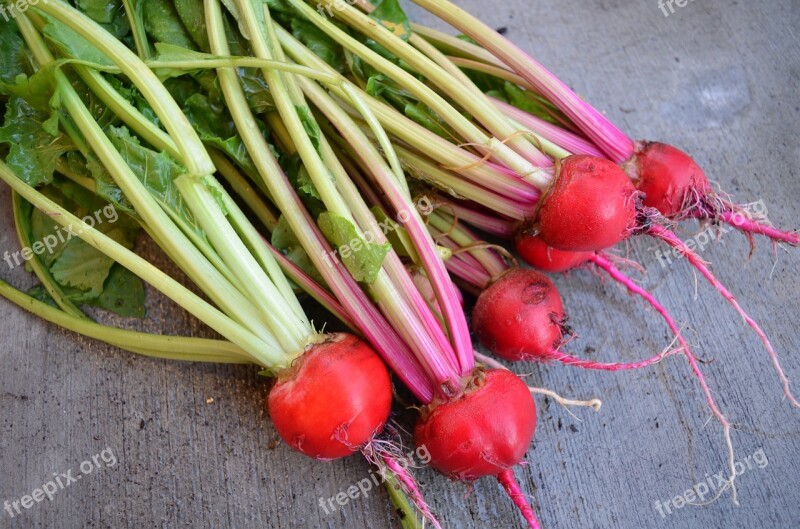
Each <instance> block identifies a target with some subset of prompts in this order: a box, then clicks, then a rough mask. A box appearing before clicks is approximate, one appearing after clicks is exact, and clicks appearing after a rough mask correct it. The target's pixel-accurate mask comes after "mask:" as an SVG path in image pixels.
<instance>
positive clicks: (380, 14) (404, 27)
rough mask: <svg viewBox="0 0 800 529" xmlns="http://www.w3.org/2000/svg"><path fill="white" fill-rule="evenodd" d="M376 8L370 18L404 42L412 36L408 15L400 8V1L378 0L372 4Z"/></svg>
mask: <svg viewBox="0 0 800 529" xmlns="http://www.w3.org/2000/svg"><path fill="white" fill-rule="evenodd" d="M371 3H372V4H373V5H374V6H375V7H376V8H375V10H374V11H372V13H370V15H369V17H370V18H372V19H374V20H377V21H379V22H380V23H381V25H382V26H383V27H385V28H386V29H388V30H389V31H391V32H392V33H394V34H395V35H397V36H398V37H400V38H401V39H403V40H406V41H407V40H408V37H410V36H411V24H410V23H409V20H408V15H407V14H406V12H405V11H403V8H402V7H400V2H398V0H378V1H377V2H374V1H373V2H371Z"/></svg>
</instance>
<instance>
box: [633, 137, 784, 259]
mask: <svg viewBox="0 0 800 529" xmlns="http://www.w3.org/2000/svg"><path fill="white" fill-rule="evenodd" d="M623 167H624V168H625V169H626V170H627V172H628V174H629V175H630V177H631V178H633V179H634V180H635V181H636V186H637V188H638V189H639V191H642V192H643V193H644V194H645V198H644V205H645V206H648V207H652V208H655V209H657V210H658V211H659V212H660V213H661V214H662V215H664V216H665V217H667V218H669V219H675V220H682V219H685V218H698V219H711V220H714V221H718V222H724V223H726V224H730V225H731V226H733V227H734V228H736V229H737V230H740V231H742V232H744V233H745V235H747V236H748V237H750V238H751V246H752V235H753V234H757V235H764V236H766V237H769V238H770V239H772V240H773V241H776V242H782V243H787V244H791V245H793V246H797V245H800V236H798V234H797V233H796V232H794V231H785V230H781V229H779V228H775V227H773V226H772V225H771V224H769V222H765V220H766V219H760V218H753V215H751V214H750V213H749V212H748V211H747V208H746V207H744V206H737V205H736V204H733V203H731V202H729V201H728V200H727V199H725V198H723V197H721V196H720V195H718V194H717V193H716V192H715V191H714V190H713V189H712V188H711V184H710V183H709V182H708V179H707V178H706V175H705V173H704V172H703V170H702V169H701V168H700V166H699V165H697V163H696V162H695V161H694V160H693V159H692V157H691V156H689V155H688V154H686V153H685V152H683V151H681V150H680V149H676V148H675V147H673V146H671V145H666V144H664V143H657V142H640V143H639V144H638V145H637V149H636V153H635V154H634V155H633V157H632V158H631V159H630V160H628V161H627V162H626V163H625V164H623Z"/></svg>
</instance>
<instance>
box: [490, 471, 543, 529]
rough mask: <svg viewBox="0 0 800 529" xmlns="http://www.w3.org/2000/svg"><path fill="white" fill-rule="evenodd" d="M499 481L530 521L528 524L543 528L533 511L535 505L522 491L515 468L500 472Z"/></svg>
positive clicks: (527, 520)
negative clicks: (515, 474) (532, 505)
mask: <svg viewBox="0 0 800 529" xmlns="http://www.w3.org/2000/svg"><path fill="white" fill-rule="evenodd" d="M497 481H498V482H499V483H500V485H502V486H503V489H504V490H505V491H506V494H508V497H509V498H511V501H513V502H514V505H516V506H517V509H519V512H520V513H521V514H522V517H523V518H525V521H526V522H528V526H529V527H530V528H531V529H541V526H540V525H539V520H537V519H536V513H534V512H533V507H531V505H530V503H529V502H528V497H527V496H526V495H525V493H524V492H522V489H521V488H520V487H519V483H517V478H516V477H514V469H512V468H509V469H507V470H504V471H503V472H501V473H500V474H498V475H497Z"/></svg>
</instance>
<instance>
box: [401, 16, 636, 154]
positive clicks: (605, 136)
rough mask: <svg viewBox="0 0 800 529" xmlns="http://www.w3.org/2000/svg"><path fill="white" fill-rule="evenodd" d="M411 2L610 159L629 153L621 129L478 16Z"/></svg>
mask: <svg viewBox="0 0 800 529" xmlns="http://www.w3.org/2000/svg"><path fill="white" fill-rule="evenodd" d="M412 1H413V2H414V3H415V4H418V5H419V6H421V7H422V8H423V9H426V10H427V11H430V12H431V13H433V14H435V15H436V16H438V17H439V18H441V19H442V20H444V21H445V22H447V23H449V24H450V25H452V26H454V27H456V28H458V30H459V31H461V32H463V33H465V34H466V35H468V36H470V37H471V38H472V39H474V40H475V41H476V42H477V43H478V44H480V45H481V46H483V47H484V48H486V49H487V50H488V51H490V52H491V53H493V54H494V55H495V56H496V57H498V58H499V59H500V60H502V61H503V62H504V63H505V64H507V65H508V66H509V67H510V68H511V69H512V70H514V71H515V72H516V73H517V75H520V76H522V77H523V78H524V79H525V80H526V81H528V82H529V83H530V84H532V85H533V86H534V87H536V89H537V90H538V91H539V92H540V93H541V94H542V95H543V96H544V97H545V98H546V99H548V100H549V101H550V102H552V103H553V104H554V105H555V106H556V107H558V109H559V110H561V111H562V112H564V114H566V115H567V117H569V118H570V119H571V120H572V121H573V122H574V123H575V124H576V125H578V127H579V128H580V129H581V131H583V133H584V134H586V136H587V137H588V138H589V139H590V140H591V141H592V142H593V143H595V144H596V145H597V146H599V147H600V148H601V149H602V150H603V151H604V152H605V153H606V154H608V156H609V158H610V159H611V160H613V161H614V162H617V163H622V162H624V161H626V160H628V159H630V158H631V157H632V156H633V154H634V145H633V141H632V140H631V139H630V138H629V137H628V136H627V135H625V133H624V132H622V131H621V130H620V129H619V128H617V127H616V126H615V125H614V124H613V123H611V121H609V120H608V118H606V117H605V116H604V115H603V114H602V113H600V112H599V111H598V110H597V109H595V108H594V107H592V106H591V105H589V104H588V103H586V102H585V101H584V100H583V99H581V98H580V96H578V94H576V93H575V92H573V91H572V90H571V89H570V88H569V87H568V86H567V85H566V84H564V83H563V82H562V81H561V80H559V79H558V78H557V77H556V76H555V75H553V74H552V73H550V72H549V71H548V70H547V69H545V67H544V66H542V65H541V64H539V63H538V62H536V61H535V60H534V59H533V58H532V57H530V56H529V55H528V54H526V53H525V52H524V51H522V49H520V48H519V47H517V46H516V45H514V44H513V43H511V42H510V41H508V40H507V39H505V38H504V37H502V36H501V35H500V34H499V33H497V32H496V31H495V30H494V29H492V28H491V27H489V26H487V25H486V24H485V23H484V22H482V21H481V20H480V19H478V18H477V17H475V16H473V15H471V14H469V13H467V12H466V11H464V10H463V9H461V8H459V7H458V6H456V5H455V4H453V3H452V2H450V1H448V0H412Z"/></svg>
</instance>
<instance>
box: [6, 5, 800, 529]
mask: <svg viewBox="0 0 800 529" xmlns="http://www.w3.org/2000/svg"><path fill="white" fill-rule="evenodd" d="M462 4H463V5H464V6H465V7H467V8H469V9H471V10H473V11H475V12H477V14H479V15H480V16H481V17H482V18H484V19H485V20H487V21H488V22H489V23H490V24H492V25H493V26H494V27H497V28H500V27H505V28H507V36H508V37H509V38H511V39H512V40H513V41H515V42H517V43H519V44H520V45H522V46H523V47H524V48H525V49H527V50H530V51H531V52H533V53H534V54H535V56H536V57H537V58H539V59H540V60H541V62H543V63H544V64H546V65H548V66H549V67H551V69H553V70H554V71H555V72H557V73H558V74H559V75H560V76H561V77H562V78H563V79H564V80H565V81H567V82H568V83H570V84H571V85H572V86H573V87H574V88H575V89H576V90H578V91H579V92H580V93H581V94H584V95H586V96H587V97H588V98H589V99H590V100H591V101H592V102H593V103H594V104H595V105H596V106H597V107H599V108H601V109H603V110H604V111H605V112H607V114H608V115H609V116H611V117H612V118H613V119H614V120H615V121H616V122H617V123H619V124H620V125H621V126H622V127H623V128H625V129H626V130H627V131H629V132H630V134H631V135H632V136H633V137H637V138H639V137H641V138H649V139H660V140H664V141H668V142H671V143H673V144H675V145H678V146H681V147H683V148H685V149H686V150H688V151H690V152H691V153H692V154H693V155H694V156H695V157H696V159H697V160H698V161H699V162H700V163H701V164H702V165H703V166H704V167H705V168H706V170H707V172H708V174H709V175H710V177H711V178H713V179H714V180H716V181H718V182H719V183H720V184H721V185H722V186H723V187H724V188H725V189H726V190H728V191H729V192H731V193H732V194H733V195H734V196H735V197H736V198H737V199H739V200H740V201H751V200H752V201H755V200H764V203H765V204H766V205H767V207H768V208H769V216H770V218H771V220H772V221H773V222H775V223H776V224H778V225H781V226H785V227H797V226H798V225H800V222H798V218H797V217H796V216H795V215H797V214H798V212H799V209H798V199H800V179H799V178H798V175H799V174H800V173H798V169H797V168H798V166H800V146H799V145H798V139H797V138H798V132H799V130H798V125H797V123H798V121H800V95H799V93H800V92H799V91H798V84H800V45H799V40H800V37H798V28H800V3H798V2H797V1H796V0H782V1H779V0H767V1H762V2H742V1H735V0H696V1H691V2H688V4H686V5H685V6H684V7H678V6H677V5H676V9H675V13H674V14H671V15H670V16H668V17H665V16H664V14H663V13H662V11H661V10H660V9H659V7H658V3H657V1H656V0H642V1H632V0H594V1H585V0H584V1H580V0H562V1H557V2H556V1H550V2H548V1H537V2H532V1H526V0H508V1H505V2H500V1H495V2H486V1H479V0H462ZM410 11H411V12H412V14H413V15H414V16H415V17H416V18H417V19H422V20H424V21H427V17H425V16H423V15H421V14H420V13H419V10H418V9H416V8H411V9H410ZM8 205H9V195H8V192H7V190H6V189H3V190H2V191H0V251H3V250H6V249H12V250H16V249H17V243H16V239H15V237H14V236H13V232H12V229H11V227H10V223H11V219H10V215H9V212H8ZM684 228H685V229H686V230H687V231H686V232H684V233H682V234H683V235H685V236H691V234H692V230H694V229H696V227H693V226H691V225H689V226H685V227H684ZM655 248H656V244H655V243H653V242H651V241H648V240H638V241H635V242H634V243H632V244H631V245H630V255H631V256H632V257H633V258H635V259H637V260H638V261H640V262H642V263H643V264H644V265H645V266H646V267H647V268H648V270H649V273H648V275H647V276H645V277H643V278H642V281H643V283H644V284H645V285H646V286H648V287H649V288H651V289H652V290H653V291H654V292H655V293H656V294H657V296H658V297H659V298H661V299H662V300H663V301H664V302H665V304H666V305H667V306H668V307H669V309H671V310H672V311H674V313H675V314H676V315H677V316H678V318H679V319H680V320H681V321H682V322H686V334H687V336H688V337H690V338H691V341H692V343H693V344H694V345H695V346H696V347H697V350H698V352H699V354H700V355H701V356H702V357H704V358H705V359H709V360H713V362H711V363H708V364H706V365H704V369H705V372H706V374H707V376H708V378H709V381H710V384H711V385H712V388H713V389H714V392H715V396H716V398H717V399H718V402H719V404H720V406H721V407H722V409H723V411H725V412H726V413H727V414H728V416H729V417H730V419H731V420H732V421H733V422H734V423H735V424H736V425H737V430H736V431H735V432H734V434H733V440H734V443H735V447H736V451H737V452H736V453H737V460H739V461H742V462H745V460H746V459H747V457H748V456H751V461H755V460H754V459H752V456H753V454H756V453H762V452H759V450H763V454H764V455H765V457H766V461H768V462H767V463H766V464H765V465H762V466H763V467H764V468H759V466H758V465H755V464H753V465H751V468H750V469H747V470H746V471H745V472H744V473H743V474H742V475H741V476H740V477H739V480H738V484H739V498H740V505H739V506H738V507H737V506H734V505H733V504H732V503H731V501H730V497H729V496H728V495H727V494H726V495H723V496H722V497H721V498H720V499H719V500H718V501H716V502H715V503H713V504H711V505H707V506H703V507H693V506H685V507H683V508H681V509H674V508H673V509H672V510H673V512H672V513H671V514H669V515H666V513H665V515H664V516H662V515H661V514H659V511H658V510H657V508H656V506H655V504H656V502H657V501H659V500H660V501H661V502H662V503H665V502H667V501H669V500H671V499H672V498H674V497H676V496H678V495H681V494H683V493H684V491H686V490H687V489H689V488H691V487H693V486H694V485H695V484H697V483H698V482H700V481H703V480H705V479H706V475H707V474H709V475H712V474H715V473H717V472H719V471H721V470H723V469H724V464H725V463H724V456H725V452H724V447H723V445H722V436H721V431H720V428H719V426H718V424H717V423H715V422H714V421H709V413H708V410H707V408H706V406H705V404H704V401H703V399H702V397H701V395H700V393H699V391H698V388H697V384H696V383H695V381H694V379H693V378H692V376H691V373H690V372H689V370H688V367H687V365H686V362H685V361H684V360H683V359H682V358H680V357H674V358H671V359H669V360H668V361H665V362H663V363H662V364H660V365H659V366H657V367H655V368H653V369H647V370H644V371H641V372H633V373H619V374H604V373H588V372H582V371H578V370H574V369H569V368H564V367H560V366H556V365H554V366H536V365H525V366H518V367H517V368H516V369H517V371H518V372H520V373H530V377H529V378H528V380H529V381H530V383H531V384H534V385H541V386H545V387H548V388H550V389H553V390H556V391H558V392H560V393H562V394H564V395H567V396H574V397H590V396H591V397H594V396H596V397H599V398H602V399H603V401H604V406H603V409H602V411H601V412H600V413H593V412H591V411H589V410H585V409H576V410H573V412H574V414H575V417H573V416H571V415H570V414H568V413H567V412H566V411H565V410H564V409H561V408H559V407H558V406H556V405H555V404H553V403H545V402H544V401H542V400H539V401H538V404H539V427H538V431H537V434H536V438H535V441H534V444H533V446H532V447H531V449H530V450H529V452H528V455H527V462H528V465H527V466H525V467H523V468H521V469H519V470H518V476H519V478H520V480H521V482H522V486H523V488H524V489H525V490H526V491H528V492H529V493H530V494H531V495H532V501H533V503H534V505H535V507H536V509H537V511H538V513H539V516H540V518H541V520H542V523H543V525H544V527H546V528H550V529H554V528H569V529H572V528H575V529H584V528H604V529H606V528H622V529H634V528H640V527H645V528H667V527H669V528H699V527H710V528H748V529H750V528H764V529H789V528H792V527H800V506H799V505H800V486H799V485H800V480H799V479H798V476H800V459H799V458H798V448H799V447H800V425H799V424H798V419H799V418H800V411H798V410H792V409H791V408H790V406H789V405H788V404H787V403H786V402H784V401H782V399H781V391H780V388H779V385H778V382H777V379H776V376H775V373H774V371H773V369H772V367H771V365H770V363H769V362H768V359H767V356H766V353H765V352H764V350H763V349H762V347H761V346H760V343H759V341H758V340H757V338H755V337H754V335H753V333H751V332H750V331H749V330H748V329H747V328H746V327H745V326H744V325H743V323H742V322H741V320H740V319H739V318H737V316H736V315H735V314H734V313H733V312H732V310H731V309H730V308H729V307H727V306H726V305H724V304H723V303H722V302H721V301H720V298H719V297H718V296H716V295H715V293H714V292H713V291H712V290H711V289H709V288H708V287H707V286H706V285H704V284H702V283H700V284H698V287H697V295H695V278H694V275H693V273H692V271H691V270H690V269H689V267H688V266H686V265H685V264H684V263H676V264H673V265H671V266H664V267H662V266H661V265H660V264H659V261H658V259H657V257H656V254H655ZM141 251H142V252H143V254H144V255H147V256H148V257H151V258H153V259H154V260H157V261H158V262H160V263H163V262H164V260H163V258H161V257H160V256H159V255H158V253H157V252H156V251H154V250H153V248H152V246H150V245H146V244H145V245H142V246H141ZM747 253H748V247H747V244H746V241H745V240H744V238H743V237H741V236H739V235H737V234H732V233H728V234H725V235H723V236H722V237H721V240H719V241H718V242H714V243H712V244H710V245H709V246H708V247H707V248H706V249H705V250H704V251H703V253H702V255H703V257H704V258H705V259H707V260H709V261H710V262H712V263H713V267H714V270H715V271H716V273H717V274H718V275H719V277H720V278H721V279H722V280H723V281H724V282H726V283H727V284H729V285H730V287H731V289H732V290H733V291H734V293H736V295H737V296H738V297H739V299H740V300H741V301H742V304H743V305H744V307H745V308H746V309H747V310H749V311H750V312H751V314H752V315H753V316H754V317H755V318H756V319H757V320H758V321H760V322H761V323H762V325H763V327H764V330H765V331H766V332H767V334H768V335H769V336H770V337H771V338H772V339H773V342H774V344H775V347H776V349H777V350H778V351H779V353H780V354H781V356H782V359H783V361H784V364H785V366H786V369H787V373H788V375H789V377H790V378H791V379H792V380H795V381H800V350H798V349H800V347H798V346H800V332H798V328H797V320H798V312H800V282H798V280H797V275H798V265H800V253H798V251H797V250H794V251H788V252H786V251H783V250H778V252H777V260H776V259H775V257H774V256H773V253H772V252H771V248H770V245H769V244H768V243H765V242H764V241H759V245H758V249H757V252H756V253H755V255H754V256H753V257H752V259H749V260H748V258H747ZM3 266H4V265H3ZM0 275H1V276H2V277H3V278H4V279H10V280H11V281H13V282H14V284H16V285H17V286H30V282H29V281H30V280H29V279H28V278H26V277H25V276H24V274H22V273H21V272H20V271H15V272H14V273H9V271H8V270H7V269H5V268H0ZM556 282H557V283H558V286H559V287H560V288H561V291H562V294H563V296H564V298H565V302H566V304H567V307H568V310H569V312H570V314H571V316H572V321H573V323H574V326H575V328H576V330H577V331H578V332H579V333H580V337H579V338H578V339H577V340H576V341H575V342H573V343H572V344H571V347H570V348H571V350H572V351H574V352H576V353H580V354H583V353H584V351H588V352H589V354H590V355H591V357H592V358H597V359H604V360H613V359H622V360H634V359H638V358H642V357H645V356H649V355H650V354H652V353H653V352H654V351H657V350H660V349H661V348H662V347H664V346H665V345H666V344H667V343H668V342H669V341H670V337H669V336H668V332H667V331H666V330H665V328H664V326H663V325H662V323H661V321H660V320H659V319H658V317H656V315H655V314H654V313H653V312H652V311H649V310H647V309H646V308H645V307H644V306H643V304H642V303H640V302H639V301H637V300H634V299H632V298H630V297H628V296H627V294H626V293H625V292H624V291H622V290H621V289H620V288H619V287H617V286H616V285H614V284H611V283H604V282H602V281H601V280H600V279H599V278H598V277H596V276H594V275H592V274H591V273H589V272H578V273H574V274H572V275H570V276H569V277H558V278H556ZM148 307H149V311H150V317H151V319H150V321H148V322H147V323H146V324H144V326H145V327H146V328H148V329H150V330H156V329H159V330H162V331H164V332H167V333H177V332H180V333H184V334H192V335H196V336H201V335H206V334H207V331H205V330H204V329H203V328H202V326H201V325H200V324H198V323H197V322H196V321H194V320H192V319H190V318H189V317H187V316H185V315H184V314H183V313H182V312H181V311H180V310H178V309H176V307H175V306H174V305H173V304H171V303H169V302H167V301H165V300H164V299H162V298H160V297H159V296H156V295H151V297H150V298H149V302H148ZM0 315H2V317H1V318H0V321H1V322H2V323H1V324H0V502H3V501H6V500H9V501H13V500H15V499H19V498H20V497H21V496H23V495H25V494H30V493H31V491H33V489H35V488H37V487H39V486H41V485H42V484H43V483H45V482H47V481H49V480H51V479H53V475H54V473H67V471H68V470H70V469H73V473H77V469H78V466H79V465H80V463H81V462H82V461H84V460H86V459H90V458H91V457H92V456H93V455H95V454H99V453H100V452H101V451H103V450H104V449H110V450H111V451H112V452H113V454H114V456H115V457H116V458H117V460H118V463H117V464H116V465H115V466H114V467H104V468H101V469H95V471H94V472H92V473H91V474H90V475H87V476H85V477H83V478H82V479H81V480H80V481H79V482H77V483H73V484H71V485H70V486H68V487H67V488H65V489H64V490H62V491H60V492H58V493H57V494H56V495H55V496H54V498H53V500H52V501H48V500H45V501H44V502H42V503H40V504H36V505H34V506H33V507H32V508H30V509H28V510H26V511H25V512H24V513H23V514H21V515H18V516H16V517H14V518H11V517H10V516H9V515H8V513H7V512H6V511H5V510H0V527H3V528H13V529H28V528H47V529H78V528H98V529H99V528H113V529H119V528H130V529H140V528H154V527H159V528H164V529H166V528H169V529H172V528H181V527H191V528H198V529H199V528H219V529H229V528H231V529H232V528H241V529H244V528H257V527H258V528H331V529H332V528H340V529H361V528H366V527H398V524H397V520H396V518H395V517H394V516H393V514H392V513H391V509H390V507H389V504H388V500H387V497H386V494H385V492H383V491H382V490H380V491H376V492H375V493H374V494H371V495H370V496H369V498H362V499H359V500H353V501H351V502H350V503H349V504H348V505H347V506H345V507H343V508H341V510H339V511H337V512H336V513H334V514H332V515H327V516H326V515H325V513H324V512H323V511H322V510H321V509H320V508H319V505H318V504H319V499H320V498H328V497H331V496H334V495H335V494H337V493H338V492H340V491H344V490H346V489H347V487H349V486H350V485H352V484H354V483H356V482H357V481H359V480H361V479H363V478H364V477H365V476H367V475H368V471H369V470H368V468H369V467H368V466H367V464H366V463H365V462H364V461H363V460H360V459H358V458H355V457H354V458H351V459H349V460H346V461H339V462H335V463H330V464H319V463H313V462H310V461H307V460H306V459H304V458H303V457H301V456H299V455H297V454H294V453H292V452H291V451H290V450H289V449H288V448H287V447H286V446H284V445H282V444H280V443H279V442H278V438H277V436H276V434H275V432H274V430H273V428H272V426H271V424H270V422H269V420H268V418H267V417H266V415H265V414H264V412H263V411H262V409H261V403H262V399H263V398H264V395H265V393H266V389H267V383H266V381H265V380H263V379H261V378H260V377H258V376H256V374H255V373H254V371H253V369H250V368H244V367H224V366H213V365H212V366H208V365H187V364H179V363H173V362H166V361H157V360H148V359H143V358H138V357H134V356H133V355H130V354H127V353H125V352H122V351H119V350H117V349H115V348H112V347H108V346H104V345H101V344H98V343H95V342H93V341H90V340H86V339H82V338H79V337H76V336H74V335H72V334H70V333H67V332H64V331H61V330H59V329H57V328H55V327H53V326H50V325H47V324H45V323H42V322H40V321H38V320H36V319H34V318H32V317H30V316H28V315H26V314H24V313H23V312H22V311H20V310H18V309H17V308H15V307H12V306H11V305H10V304H9V303H6V302H5V301H0ZM592 350H593V351H594V352H592ZM210 398H213V399H214V401H213V403H210V404H209V403H208V402H207V401H208V399H210ZM758 457H760V456H758ZM759 460H760V461H764V460H762V459H759ZM420 479H421V482H422V485H423V487H424V491H425V492H426V494H427V496H428V499H429V500H430V502H431V504H432V506H433V507H434V509H435V511H436V513H437V514H438V515H439V516H440V518H441V519H442V520H443V521H444V525H445V527H447V528H453V529H455V528H459V529H461V528H463V529H466V528H473V527H474V528H478V527H495V528H512V527H523V525H522V523H521V520H520V518H519V517H518V516H517V514H516V513H515V512H514V510H513V508H512V507H511V506H510V504H509V502H508V501H507V499H505V498H504V497H503V495H502V493H501V491H500V489H499V487H498V486H497V485H496V484H495V483H492V482H491V481H488V480H485V481H481V482H478V483H477V484H476V485H475V487H474V489H473V490H472V492H471V494H468V490H467V489H466V488H465V487H464V486H462V485H459V484H453V483H449V482H447V481H446V480H445V479H443V478H442V477H439V476H436V475H435V474H434V473H433V472H431V471H430V470H427V469H426V470H423V471H421V472H420ZM671 505H672V504H671ZM0 508H2V505H0Z"/></svg>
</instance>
